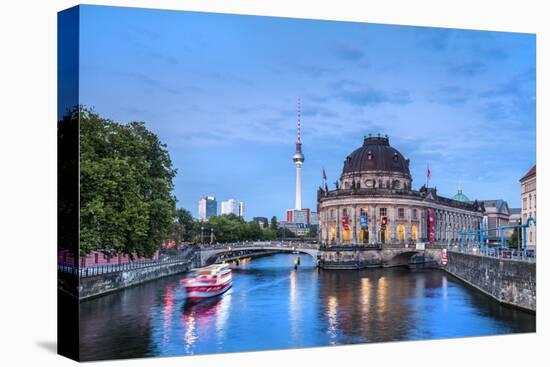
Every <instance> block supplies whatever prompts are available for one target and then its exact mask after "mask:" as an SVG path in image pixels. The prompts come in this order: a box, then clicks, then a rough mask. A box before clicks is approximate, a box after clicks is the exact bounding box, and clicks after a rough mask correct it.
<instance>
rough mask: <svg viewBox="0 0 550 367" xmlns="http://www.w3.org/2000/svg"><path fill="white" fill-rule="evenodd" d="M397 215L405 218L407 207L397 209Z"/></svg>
mask: <svg viewBox="0 0 550 367" xmlns="http://www.w3.org/2000/svg"><path fill="white" fill-rule="evenodd" d="M397 216H398V217H399V218H405V208H399V209H397Z"/></svg>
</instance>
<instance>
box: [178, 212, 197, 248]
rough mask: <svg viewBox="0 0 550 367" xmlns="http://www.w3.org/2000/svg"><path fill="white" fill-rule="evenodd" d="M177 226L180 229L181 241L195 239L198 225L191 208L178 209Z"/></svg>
mask: <svg viewBox="0 0 550 367" xmlns="http://www.w3.org/2000/svg"><path fill="white" fill-rule="evenodd" d="M174 227H175V228H177V230H178V231H180V236H179V237H180V242H181V241H193V240H194V239H195V235H196V225H195V220H194V219H193V215H191V213H190V212H189V210H186V209H183V208H179V209H177V210H176V221H175V225H174Z"/></svg>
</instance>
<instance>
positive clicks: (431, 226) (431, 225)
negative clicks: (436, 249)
mask: <svg viewBox="0 0 550 367" xmlns="http://www.w3.org/2000/svg"><path fill="white" fill-rule="evenodd" d="M428 239H429V241H430V242H434V241H435V212H434V210H433V209H428Z"/></svg>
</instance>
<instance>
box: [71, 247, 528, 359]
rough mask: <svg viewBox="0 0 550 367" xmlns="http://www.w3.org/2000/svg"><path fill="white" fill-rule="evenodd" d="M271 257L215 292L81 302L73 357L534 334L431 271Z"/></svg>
mask: <svg viewBox="0 0 550 367" xmlns="http://www.w3.org/2000/svg"><path fill="white" fill-rule="evenodd" d="M296 256H297V255H291V254H276V255H271V256H266V257H262V258H257V259H253V260H252V261H250V262H247V263H243V264H240V265H239V266H234V267H233V287H232V288H231V289H230V290H229V291H228V292H226V293H225V294H224V295H223V296H221V297H218V298H215V299H211V300H205V301H201V302H198V303H195V304H190V303H189V302H186V299H185V290H184V289H183V288H182V287H181V286H180V284H179V282H180V280H181V279H183V278H184V277H185V274H180V275H176V276H170V277H166V278H162V279H158V280H156V281H152V282H148V283H145V284H142V285H139V286H135V287H132V288H128V289H125V290H122V291H119V292H116V293H113V294H108V295H105V296H102V297H99V298H95V299H91V300H87V301H83V302H82V303H81V313H80V326H81V334H80V335H81V358H82V360H99V359H114V358H136V357H146V356H169V355H191V354H206V353H219V352H241V351H254V350H268V349H284V348H303V347H318V346H328V345H338V344H353V343H369V342H389V341H398V340H418V339H439V338H455V337H467V336H481V335H495V334H507V333H524V332H534V331H535V316H534V315H532V314H529V313H525V312H522V311H519V310H516V309H512V308H509V307H505V306H502V305H500V304H499V303H497V302H495V301H493V300H492V299H490V298H489V297H487V296H485V295H484V294H482V293H480V292H478V291H476V290H474V289H472V288H471V287H469V286H467V285H465V284H464V283H462V282H461V281H459V280H457V279H456V278H454V277H452V276H450V275H448V274H446V273H445V272H443V271H440V270H414V271H413V270H409V269H407V268H387V269H365V270H360V271H354V270H348V271H330V270H324V271H323V270H318V269H316V268H315V267H314V263H313V259H311V258H310V257H309V256H308V255H300V257H301V260H302V261H301V263H302V265H301V266H300V267H299V269H298V270H297V271H295V270H293V267H292V265H293V261H294V259H295V257H296Z"/></svg>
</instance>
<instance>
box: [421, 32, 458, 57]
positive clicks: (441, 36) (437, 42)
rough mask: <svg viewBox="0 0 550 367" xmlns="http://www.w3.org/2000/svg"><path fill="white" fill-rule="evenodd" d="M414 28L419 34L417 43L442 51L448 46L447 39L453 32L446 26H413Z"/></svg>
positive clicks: (432, 49)
mask: <svg viewBox="0 0 550 367" xmlns="http://www.w3.org/2000/svg"><path fill="white" fill-rule="evenodd" d="M414 28H416V31H417V32H415V33H416V34H419V35H420V40H419V41H418V44H419V46H420V47H423V48H425V49H428V50H431V51H435V52H443V51H446V50H447V48H448V46H449V40H450V39H451V35H452V34H453V30H452V29H446V28H430V27H414Z"/></svg>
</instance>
